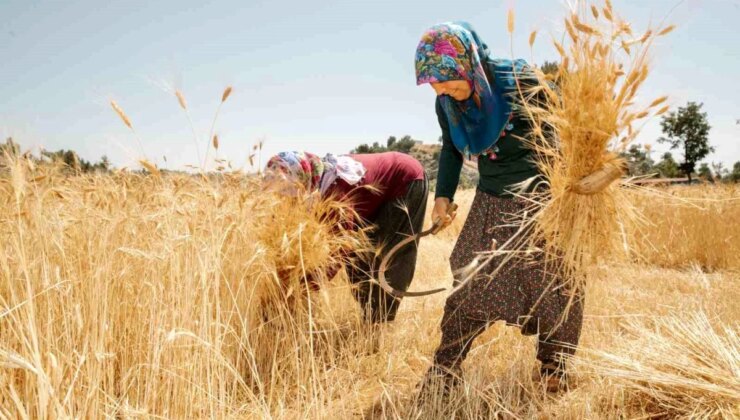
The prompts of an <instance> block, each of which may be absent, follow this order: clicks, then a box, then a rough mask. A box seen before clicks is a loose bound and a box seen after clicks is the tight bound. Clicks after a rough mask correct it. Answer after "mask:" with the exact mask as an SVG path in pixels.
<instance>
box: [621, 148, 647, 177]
mask: <svg viewBox="0 0 740 420" xmlns="http://www.w3.org/2000/svg"><path fill="white" fill-rule="evenodd" d="M622 157H624V159H625V160H626V161H627V172H628V173H629V174H630V175H631V176H640V175H648V174H650V173H653V172H655V168H654V166H655V162H654V161H653V160H652V159H651V158H650V155H649V154H648V148H647V147H646V148H645V151H643V150H642V146H641V145H639V144H633V145H632V146H630V148H629V150H627V151H626V152H624V153H622Z"/></svg>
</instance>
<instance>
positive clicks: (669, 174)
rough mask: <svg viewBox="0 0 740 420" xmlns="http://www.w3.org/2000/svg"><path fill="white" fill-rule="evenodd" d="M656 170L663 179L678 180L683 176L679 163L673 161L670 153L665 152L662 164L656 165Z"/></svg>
mask: <svg viewBox="0 0 740 420" xmlns="http://www.w3.org/2000/svg"><path fill="white" fill-rule="evenodd" d="M655 169H656V170H657V171H658V173H659V174H660V176H661V177H663V178H677V177H679V176H680V175H681V171H680V169H679V167H678V163H676V161H675V160H674V159H673V155H671V153H670V152H665V153H664V154H663V157H662V159H661V161H660V162H658V164H657V165H655Z"/></svg>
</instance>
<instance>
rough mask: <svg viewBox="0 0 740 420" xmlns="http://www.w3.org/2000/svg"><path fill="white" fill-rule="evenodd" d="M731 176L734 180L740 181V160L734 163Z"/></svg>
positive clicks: (731, 179)
mask: <svg viewBox="0 0 740 420" xmlns="http://www.w3.org/2000/svg"><path fill="white" fill-rule="evenodd" d="M729 178H730V181H732V182H736V183H737V182H740V161H738V162H735V164H734V165H732V173H730V175H729Z"/></svg>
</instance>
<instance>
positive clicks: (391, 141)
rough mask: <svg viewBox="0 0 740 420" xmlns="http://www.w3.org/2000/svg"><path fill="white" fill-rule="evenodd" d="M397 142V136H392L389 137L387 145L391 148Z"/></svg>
mask: <svg viewBox="0 0 740 420" xmlns="http://www.w3.org/2000/svg"><path fill="white" fill-rule="evenodd" d="M395 143H396V136H390V137H388V140H386V142H385V146H386V147H387V148H389V149H390V148H391V147H393V145H394V144H395Z"/></svg>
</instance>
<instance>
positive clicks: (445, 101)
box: [416, 22, 519, 157]
mask: <svg viewBox="0 0 740 420" xmlns="http://www.w3.org/2000/svg"><path fill="white" fill-rule="evenodd" d="M488 54H489V53H488V47H487V46H486V44H485V43H484V42H483V41H482V40H481V39H480V38H479V37H478V34H477V33H476V32H475V30H474V29H473V27H472V26H470V24H469V23H466V22H454V23H443V24H439V25H435V26H433V27H432V28H430V29H429V30H427V32H426V33H425V34H424V35H423V36H422V38H421V42H420V43H419V46H418V47H417V49H416V83H417V85H421V84H424V83H438V82H446V81H450V80H465V81H467V82H468V83H469V84H470V87H471V88H472V90H473V93H472V95H471V96H470V98H468V99H467V100H465V101H456V100H455V99H453V98H452V97H450V96H448V95H442V96H440V97H438V100H439V101H440V103H441V105H442V109H443V110H444V113H445V115H446V116H447V120H448V121H449V124H450V135H451V137H452V142H453V143H454V144H455V147H456V148H457V149H458V150H459V151H460V152H461V153H463V154H464V155H465V156H468V157H469V156H471V155H476V156H477V155H479V154H485V153H489V152H491V151H493V150H494V145H495V144H496V142H497V141H498V139H499V137H500V136H501V134H502V132H503V130H504V128H505V127H506V125H507V124H508V121H509V119H510V116H511V111H512V109H511V105H510V104H509V101H507V100H506V99H505V98H504V90H503V89H502V87H501V86H497V85H496V82H497V80H492V81H490V82H489V80H488V78H487V77H486V72H485V70H484V68H483V66H484V65H487V61H488V60H489V57H488ZM496 61H499V60H496ZM507 61H508V60H507ZM518 61H519V60H518ZM509 63H510V62H509ZM510 68H511V67H510ZM509 73H513V72H509ZM498 76H499V74H498V73H497V74H496V77H497V78H498ZM501 76H502V77H503V78H504V79H506V78H509V79H513V75H512V74H505V73H504V74H501ZM503 82H507V81H506V80H504V81H503ZM504 84H505V83H504Z"/></svg>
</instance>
